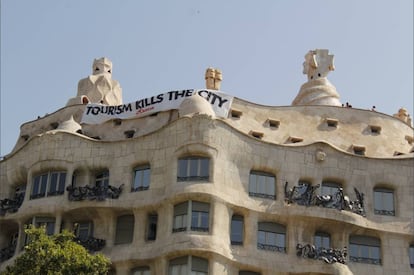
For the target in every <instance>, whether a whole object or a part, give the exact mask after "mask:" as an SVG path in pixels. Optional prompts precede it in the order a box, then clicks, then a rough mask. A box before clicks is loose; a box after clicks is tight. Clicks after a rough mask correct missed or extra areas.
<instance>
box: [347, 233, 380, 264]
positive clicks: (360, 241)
mask: <svg viewBox="0 0 414 275" xmlns="http://www.w3.org/2000/svg"><path fill="white" fill-rule="evenodd" d="M355 249H356V250H357V254H356V255H354V251H355ZM375 251H377V253H378V257H375ZM366 252H368V255H367V256H364V255H363V253H366ZM381 254H382V251H381V239H379V238H376V237H371V236H365V235H351V236H350V237H349V249H348V255H349V260H350V261H351V262H357V263H365V264H375V265H381V264H382V255H381Z"/></svg>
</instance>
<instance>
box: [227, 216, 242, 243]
mask: <svg viewBox="0 0 414 275" xmlns="http://www.w3.org/2000/svg"><path fill="white" fill-rule="evenodd" d="M239 217H240V216H233V218H232V220H231V233H230V239H231V242H232V243H236V244H237V243H240V244H242V243H243V217H241V218H239Z"/></svg>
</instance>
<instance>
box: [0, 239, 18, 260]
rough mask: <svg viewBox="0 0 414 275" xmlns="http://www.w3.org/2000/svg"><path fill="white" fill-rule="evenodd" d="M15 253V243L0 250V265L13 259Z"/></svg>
mask: <svg viewBox="0 0 414 275" xmlns="http://www.w3.org/2000/svg"><path fill="white" fill-rule="evenodd" d="M15 251H16V244H15V243H14V244H10V245H9V246H7V247H5V248H2V249H0V263H1V262H4V261H6V260H8V259H10V258H11V257H13V255H14V252H15Z"/></svg>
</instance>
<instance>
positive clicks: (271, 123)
mask: <svg viewBox="0 0 414 275" xmlns="http://www.w3.org/2000/svg"><path fill="white" fill-rule="evenodd" d="M267 125H269V128H272V129H277V128H279V126H280V120H277V119H271V118H268V119H267Z"/></svg>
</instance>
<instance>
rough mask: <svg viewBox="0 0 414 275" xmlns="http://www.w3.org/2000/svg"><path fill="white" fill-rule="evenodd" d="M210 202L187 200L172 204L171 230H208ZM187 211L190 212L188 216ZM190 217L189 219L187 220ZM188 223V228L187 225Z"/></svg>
mask: <svg viewBox="0 0 414 275" xmlns="http://www.w3.org/2000/svg"><path fill="white" fill-rule="evenodd" d="M209 211H210V204H208V203H204V202H198V201H188V202H184V203H180V204H177V205H175V206H174V222H173V232H180V231H187V230H192V231H203V232H208V230H209ZM187 213H191V216H190V217H189V216H188V215H187ZM189 218H191V220H188V219H189ZM188 225H190V228H189V226H188Z"/></svg>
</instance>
